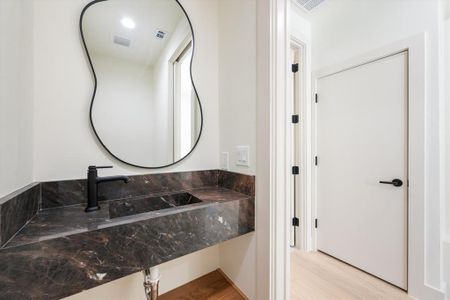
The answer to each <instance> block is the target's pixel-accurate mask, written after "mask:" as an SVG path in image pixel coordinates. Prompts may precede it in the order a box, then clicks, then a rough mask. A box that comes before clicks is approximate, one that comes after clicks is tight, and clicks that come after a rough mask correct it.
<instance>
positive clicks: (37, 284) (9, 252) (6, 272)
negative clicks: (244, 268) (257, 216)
mask: <svg viewBox="0 0 450 300" xmlns="http://www.w3.org/2000/svg"><path fill="white" fill-rule="evenodd" d="M85 189H86V181H85V180H69V181H55V182H43V183H36V184H33V185H31V186H29V187H27V188H25V189H22V190H21V191H18V192H16V193H14V194H12V195H10V196H7V197H5V198H3V199H0V217H1V222H0V241H1V249H0V265H1V266H2V268H0V291H1V293H0V299H15V300H19V299H46V300H50V299H60V298H63V297H66V296H69V295H72V294H76V293H79V292H81V291H83V290H86V289H90V288H93V287H96V286H98V285H101V284H104V283H107V282H110V281H113V280H115V279H118V278H121V277H123V276H126V275H129V274H132V273H136V272H139V271H141V270H143V269H145V268H148V267H151V266H156V265H158V264H161V263H163V262H167V261H169V260H172V259H175V258H178V257H180V256H183V255H186V254H189V253H192V252H195V251H198V250H201V249H204V248H207V247H210V246H213V245H216V244H218V243H221V242H223V241H226V240H229V239H232V238H235V237H238V236H240V235H244V234H247V233H249V232H252V231H254V203H255V201H254V197H255V178H254V177H253V176H247V175H241V174H236V173H231V172H226V171H219V170H210V171H195V172H182V173H166V174H153V175H138V176H131V177H130V182H129V183H128V184H123V183H119V182H111V183H105V184H104V185H101V186H100V188H99V199H100V200H102V201H101V203H100V205H101V209H100V210H99V211H96V212H92V213H85V212H84V208H85V206H86V190H85ZM186 197H187V198H186ZM193 200H194V201H193Z"/></svg>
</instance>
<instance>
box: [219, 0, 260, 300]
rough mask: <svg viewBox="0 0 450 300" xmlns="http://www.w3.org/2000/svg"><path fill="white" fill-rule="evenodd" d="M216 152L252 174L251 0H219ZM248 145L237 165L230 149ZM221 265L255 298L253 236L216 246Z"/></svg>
mask: <svg viewBox="0 0 450 300" xmlns="http://www.w3.org/2000/svg"><path fill="white" fill-rule="evenodd" d="M219 103H220V105H219V117H220V152H228V153H229V158H230V161H229V166H230V170H231V171H234V172H239V173H245V174H251V175H254V174H255V172H256V1H255V0H245V1H242V0H222V1H219ZM240 145H245V146H250V167H248V168H247V167H240V166H236V160H237V157H236V151H235V147H236V146H240ZM220 267H221V269H222V270H223V271H224V272H225V273H226V274H227V275H228V277H229V278H231V280H233V282H234V283H235V284H236V285H237V286H238V287H239V288H240V289H241V290H242V291H243V292H244V294H245V295H247V297H249V299H257V298H256V237H255V234H248V235H245V236H242V237H240V238H238V239H233V240H231V241H228V242H225V243H223V244H221V245H220Z"/></svg>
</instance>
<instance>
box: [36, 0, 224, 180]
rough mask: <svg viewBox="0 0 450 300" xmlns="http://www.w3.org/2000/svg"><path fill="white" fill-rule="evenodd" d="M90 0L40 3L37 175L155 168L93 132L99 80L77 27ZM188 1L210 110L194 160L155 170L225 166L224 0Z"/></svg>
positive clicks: (197, 73)
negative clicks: (121, 154)
mask: <svg viewBox="0 0 450 300" xmlns="http://www.w3.org/2000/svg"><path fill="white" fill-rule="evenodd" d="M88 2H89V1H88V0H74V1H58V0H35V1H34V21H33V26H34V47H35V49H34V83H35V85H34V95H35V110H34V117H35V120H34V128H35V136H34V141H35V151H34V168H35V171H34V179H35V180H39V181H46V180H54V179H73V178H83V177H85V176H86V168H87V166H88V165H92V164H96V165H114V166H115V168H114V169H112V170H103V171H102V175H107V174H137V173H140V174H142V173H151V172H152V171H150V170H145V169H137V168H133V167H129V166H127V165H125V164H122V163H119V162H117V161H116V160H115V159H113V158H111V157H110V156H109V155H108V154H107V153H106V152H105V150H103V149H102V148H101V146H100V145H99V143H98V142H97V141H96V139H95V137H94V136H93V133H92V132H91V129H90V124H89V118H88V112H89V104H90V99H91V96H92V91H93V79H92V76H91V73H90V70H89V67H88V63H87V61H86V58H85V55H84V50H83V48H82V46H81V43H80V37H79V30H78V20H79V16H80V13H81V10H82V8H83V6H84V5H85V4H87V3H88ZM181 2H182V4H183V5H184V6H185V8H186V10H187V11H188V14H189V16H190V18H191V21H192V23H193V27H194V30H195V34H196V37H197V38H196V43H197V49H196V52H195V55H194V66H193V76H194V81H195V82H196V86H197V89H198V93H199V96H200V100H201V102H202V105H203V109H204V131H203V134H202V138H201V139H200V142H199V144H198V145H197V148H196V150H195V151H194V152H193V153H192V154H191V155H190V156H189V158H188V159H185V160H184V161H182V162H181V163H179V164H177V165H176V166H173V167H170V168H165V169H162V170H153V172H173V171H183V170H204V169H215V168H218V159H219V157H218V153H219V148H218V145H219V124H218V50H217V47H218V29H217V28H218V27H217V1H203V0H190V1H181ZM56 25H57V26H56Z"/></svg>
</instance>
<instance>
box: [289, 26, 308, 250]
mask: <svg viewBox="0 0 450 300" xmlns="http://www.w3.org/2000/svg"><path fill="white" fill-rule="evenodd" d="M290 47H291V48H292V47H293V48H296V49H297V50H298V51H299V73H300V78H299V79H298V82H297V86H298V87H299V93H298V95H297V98H298V99H296V100H295V101H298V107H299V110H300V111H299V113H298V115H299V120H300V121H299V123H298V124H297V125H296V126H299V130H298V136H297V141H298V143H299V146H298V147H297V148H294V146H295V145H294V141H295V140H294V139H292V144H291V148H292V149H293V150H292V153H291V155H292V161H294V158H295V151H300V153H299V155H298V157H299V160H300V161H299V162H298V164H299V167H300V173H299V175H297V177H298V181H297V182H296V188H297V193H296V194H297V197H296V199H295V201H296V206H297V217H298V218H299V219H300V226H299V228H298V230H297V233H296V236H297V246H296V247H295V248H297V249H300V250H303V251H308V250H309V249H310V248H311V241H310V239H308V236H309V235H308V232H309V231H308V228H309V226H310V225H309V224H308V223H309V221H310V220H311V209H310V201H307V199H308V192H309V187H308V182H307V178H308V174H309V172H310V169H311V166H310V165H309V164H308V162H309V161H310V160H309V158H308V155H309V152H308V147H307V145H308V144H310V142H309V141H308V129H309V125H310V124H308V121H309V117H308V115H309V114H308V111H307V109H308V107H307V100H308V95H309V91H308V88H307V87H308V80H307V79H308V75H307V74H308V71H309V68H308V64H307V55H308V50H307V49H308V45H307V43H306V42H304V41H302V40H301V39H299V38H297V37H295V36H294V35H291V37H290ZM288 69H289V67H288ZM289 74H290V76H292V73H291V72H289ZM288 78H289V77H288ZM287 91H288V93H291V91H292V80H288V88H287ZM289 96H290V99H292V97H291V96H292V95H291V94H290V95H289ZM289 106H290V111H291V112H293V110H294V108H293V107H292V103H291V104H290V105H289ZM291 114H293V113H291ZM288 117H289V115H288ZM289 130H290V132H289V133H288V134H290V135H291V136H293V135H294V131H293V126H291V127H290V129H289ZM292 177H293V176H291V178H292ZM291 185H292V187H293V186H294V181H293V180H292V182H291Z"/></svg>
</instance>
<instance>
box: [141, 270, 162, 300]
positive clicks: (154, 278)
mask: <svg viewBox="0 0 450 300" xmlns="http://www.w3.org/2000/svg"><path fill="white" fill-rule="evenodd" d="M142 273H143V274H144V288H145V296H147V300H156V299H158V296H159V279H160V278H161V276H160V275H159V269H158V267H153V268H148V269H145V270H143V271H142Z"/></svg>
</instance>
